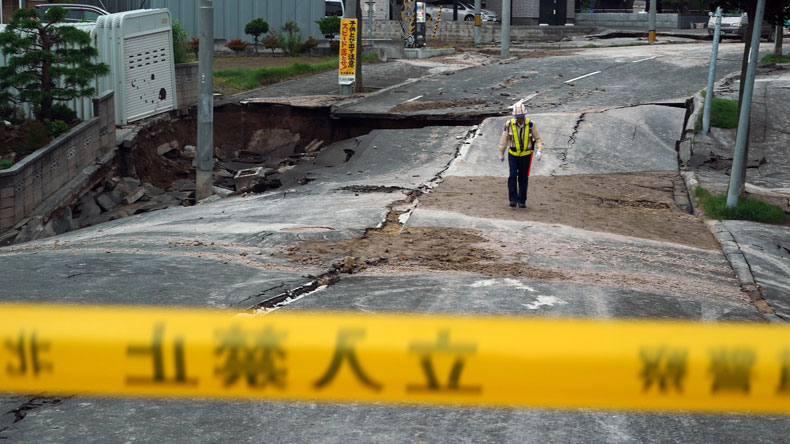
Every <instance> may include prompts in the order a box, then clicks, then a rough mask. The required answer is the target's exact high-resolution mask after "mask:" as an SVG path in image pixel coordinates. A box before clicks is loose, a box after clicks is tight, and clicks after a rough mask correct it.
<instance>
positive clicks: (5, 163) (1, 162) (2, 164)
mask: <svg viewBox="0 0 790 444" xmlns="http://www.w3.org/2000/svg"><path fill="white" fill-rule="evenodd" d="M11 165H13V163H11V161H10V160H8V159H0V170H5V169H8V168H11Z"/></svg>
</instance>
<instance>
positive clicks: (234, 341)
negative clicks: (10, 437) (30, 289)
mask: <svg viewBox="0 0 790 444" xmlns="http://www.w3.org/2000/svg"><path fill="white" fill-rule="evenodd" d="M0 340H1V341H2V345H1V346H0V392H21V393H42V392H44V393H53V394H54V393H78V394H93V395H119V396H126V395H131V396H162V397H173V396H176V397H200V398H205V397H218V398H251V399H272V400H284V399H303V400H325V401H354V402H356V401H361V402H401V403H433V404H455V405H484V406H525V407H560V408H562V407H567V408H576V407H589V408H604V409H641V410H678V409H679V410H689V411H748V412H765V413H785V412H788V411H790V328H788V327H784V326H777V325H748V324H694V323H680V322H604V321H590V320H547V319H526V318H504V317H503V318H494V317H488V318H485V317H484V318H461V317H435V316H431V317H428V316H421V315H385V316H364V315H351V314H311V313H307V314H295V313H275V314H269V315H265V316H256V315H249V314H238V313H229V312H225V311H207V310H182V309H153V308H132V307H77V306H29V305H0Z"/></svg>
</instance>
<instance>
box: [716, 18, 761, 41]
mask: <svg viewBox="0 0 790 444" xmlns="http://www.w3.org/2000/svg"><path fill="white" fill-rule="evenodd" d="M748 26H749V18H748V16H747V15H746V13H745V12H744V13H739V12H736V13H734V14H730V13H724V14H722V16H721V31H720V32H721V34H720V39H722V38H725V37H732V38H739V39H741V41H742V42H744V41H746V39H747V38H748V37H746V36H745V33H746V28H747V27H748ZM715 30H716V17H715V16H714V15H711V16H710V19H708V35H709V36H711V37H713V33H714V32H715ZM775 33H776V29H774V26H771V24H770V23H768V22H766V21H763V29H762V34H761V37H762V38H764V39H766V40H768V41H769V42H773V41H774V38H775V37H776V36H775V35H774V34H775Z"/></svg>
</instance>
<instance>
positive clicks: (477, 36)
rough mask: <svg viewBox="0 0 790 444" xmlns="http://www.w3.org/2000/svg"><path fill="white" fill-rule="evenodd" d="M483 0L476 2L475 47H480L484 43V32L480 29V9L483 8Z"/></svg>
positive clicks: (476, 0)
mask: <svg viewBox="0 0 790 444" xmlns="http://www.w3.org/2000/svg"><path fill="white" fill-rule="evenodd" d="M482 3H483V1H482V0H475V46H477V45H479V44H480V43H482V41H483V32H482V29H481V28H480V25H482V18H483V17H482V16H481V15H480V9H481V8H482Z"/></svg>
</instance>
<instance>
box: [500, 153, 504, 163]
mask: <svg viewBox="0 0 790 444" xmlns="http://www.w3.org/2000/svg"><path fill="white" fill-rule="evenodd" d="M499 161H500V162H504V161H505V155H504V154H500V155H499Z"/></svg>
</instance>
